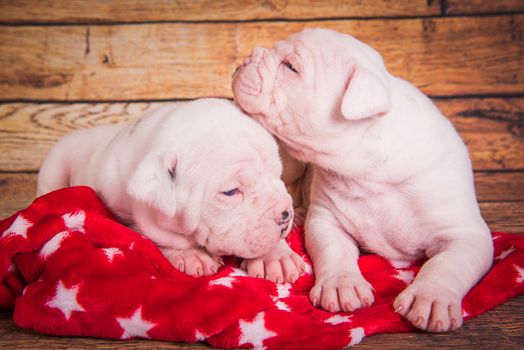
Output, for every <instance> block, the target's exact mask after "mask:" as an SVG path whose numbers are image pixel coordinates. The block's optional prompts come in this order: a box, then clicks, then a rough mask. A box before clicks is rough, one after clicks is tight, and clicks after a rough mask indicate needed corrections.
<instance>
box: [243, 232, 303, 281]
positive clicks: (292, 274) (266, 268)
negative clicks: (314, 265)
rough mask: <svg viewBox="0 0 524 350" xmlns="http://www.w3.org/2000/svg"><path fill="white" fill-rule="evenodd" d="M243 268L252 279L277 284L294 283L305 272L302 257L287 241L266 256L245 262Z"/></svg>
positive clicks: (279, 244) (281, 242)
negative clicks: (263, 279) (265, 280)
mask: <svg viewBox="0 0 524 350" xmlns="http://www.w3.org/2000/svg"><path fill="white" fill-rule="evenodd" d="M242 267H243V268H245V269H246V270H247V274H248V275H249V276H251V277H258V278H265V279H267V280H270V281H273V282H276V283H283V282H288V283H293V282H295V281H296V280H297V279H298V276H299V275H300V274H301V273H302V272H304V270H305V264H304V261H303V260H302V258H301V257H300V255H298V254H297V253H295V252H294V251H293V250H292V249H291V248H290V247H289V246H288V245H287V243H286V242H285V241H280V242H279V243H278V245H277V246H276V247H275V248H274V249H273V250H272V251H270V252H269V253H268V254H266V255H264V256H261V257H259V258H255V259H246V260H244V262H243V263H242Z"/></svg>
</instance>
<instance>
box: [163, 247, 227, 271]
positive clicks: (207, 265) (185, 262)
mask: <svg viewBox="0 0 524 350" xmlns="http://www.w3.org/2000/svg"><path fill="white" fill-rule="evenodd" d="M162 252H163V253H164V255H165V257H166V258H167V259H168V260H169V261H170V262H171V264H172V265H173V266H174V267H175V268H177V269H178V270H180V271H182V272H185V273H186V274H188V275H190V276H195V277H199V276H211V275H214V274H215V273H216V272H217V271H218V269H219V268H220V266H222V265H224V262H223V261H222V258H221V257H219V256H215V255H211V254H209V253H208V252H207V251H205V250H204V249H202V248H190V249H169V248H163V249H162Z"/></svg>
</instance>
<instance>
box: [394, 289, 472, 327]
mask: <svg viewBox="0 0 524 350" xmlns="http://www.w3.org/2000/svg"><path fill="white" fill-rule="evenodd" d="M393 307H394V308H395V311H396V312H398V313H399V314H401V315H402V316H404V317H405V318H406V319H407V320H408V321H410V322H411V323H412V324H413V325H414V326H415V327H417V328H419V329H422V330H426V331H429V332H447V331H452V330H455V329H457V328H459V327H460V326H461V325H462V307H461V298H460V297H459V296H458V295H456V293H454V292H452V291H450V290H449V288H446V287H439V286H434V285H431V284H417V283H416V280H415V282H414V283H413V284H411V285H410V286H408V287H407V288H406V289H405V290H404V291H403V292H402V293H400V294H399V295H398V296H397V298H396V299H395V301H394V302H393Z"/></svg>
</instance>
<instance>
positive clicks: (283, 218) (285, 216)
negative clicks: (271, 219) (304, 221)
mask: <svg viewBox="0 0 524 350" xmlns="http://www.w3.org/2000/svg"><path fill="white" fill-rule="evenodd" d="M291 217H292V213H291V212H290V211H289V210H287V209H286V210H284V211H282V212H280V217H279V218H275V222H276V223H277V225H278V226H282V227H286V228H287V225H288V224H289V222H290V221H291Z"/></svg>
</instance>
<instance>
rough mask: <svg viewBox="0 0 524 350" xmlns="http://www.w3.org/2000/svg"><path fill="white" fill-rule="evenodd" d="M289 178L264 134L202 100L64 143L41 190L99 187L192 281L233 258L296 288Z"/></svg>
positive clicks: (219, 104)
mask: <svg viewBox="0 0 524 350" xmlns="http://www.w3.org/2000/svg"><path fill="white" fill-rule="evenodd" d="M281 172H282V165H281V162H280V159H279V155H278V148H277V144H276V141H275V140H274V139H273V137H272V136H271V135H270V134H269V133H268V132H267V131H265V130H264V128H262V127H261V126H260V125H259V124H258V123H256V122H255V121H253V120H252V119H250V118H248V117H247V116H245V115H244V114H243V113H242V112H240V110H239V109H238V108H236V107H235V106H234V105H233V104H232V103H231V102H229V101H227V100H219V99H202V100H196V101H193V102H187V103H182V104H177V105H175V104H166V105H164V106H162V107H160V108H158V109H155V110H153V111H151V112H148V113H146V114H145V115H144V116H143V117H141V118H139V119H138V120H136V121H135V122H133V123H123V124H113V125H104V126H100V127H96V128H92V129H85V130H78V131H75V132H72V133H71V134H69V135H66V136H65V137H64V138H62V139H61V140H60V141H59V142H58V143H57V144H56V145H55V146H54V148H53V149H52V150H51V152H50V153H49V155H48V156H47V158H46V159H45V161H44V163H43V165H42V167H41V169H40V173H39V176H38V190H37V191H38V195H41V194H44V193H47V192H50V191H52V190H55V189H58V188H62V187H68V186H75V185H87V186H91V187H92V188H94V189H95V190H96V191H97V192H98V194H99V195H100V196H101V197H102V198H103V199H104V201H105V203H106V204H107V205H108V207H109V208H110V209H111V210H112V211H113V213H114V214H115V215H116V216H117V217H118V218H119V219H120V220H122V222H124V223H126V224H129V225H131V226H132V227H134V228H136V229H137V230H138V231H139V232H141V233H142V234H143V235H144V236H146V237H147V238H149V239H150V240H151V241H153V242H154V243H155V244H156V245H158V246H159V247H160V248H161V250H162V252H163V253H164V255H165V256H166V257H167V258H168V259H169V261H170V262H171V263H172V264H173V265H174V266H175V267H176V268H178V269H179V270H181V271H184V272H186V273H187V274H189V275H192V276H201V275H211V274H214V273H215V272H217V269H218V268H219V266H220V264H221V256H224V255H235V256H238V257H241V258H245V259H247V261H246V265H247V270H248V273H249V275H251V276H258V277H265V278H267V279H269V280H273V281H275V282H282V281H290V282H291V281H294V280H296V278H297V277H298V275H299V272H300V270H301V269H302V268H303V267H302V264H303V262H302V259H301V258H300V257H299V256H298V255H297V254H295V253H294V252H292V250H291V249H290V248H289V246H288V245H287V243H286V242H285V240H284V238H285V237H286V235H287V234H288V233H289V231H290V229H291V226H292V220H293V208H292V202H291V197H290V195H289V194H288V193H287V192H286V189H285V187H284V183H283V182H282V181H281V180H280V178H279V177H280V174H281Z"/></svg>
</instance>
